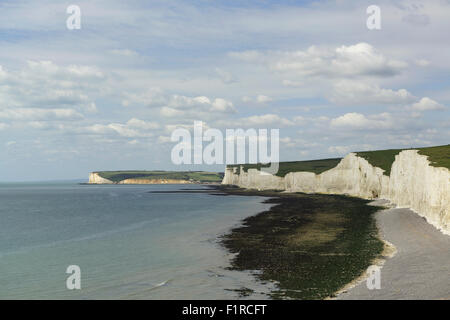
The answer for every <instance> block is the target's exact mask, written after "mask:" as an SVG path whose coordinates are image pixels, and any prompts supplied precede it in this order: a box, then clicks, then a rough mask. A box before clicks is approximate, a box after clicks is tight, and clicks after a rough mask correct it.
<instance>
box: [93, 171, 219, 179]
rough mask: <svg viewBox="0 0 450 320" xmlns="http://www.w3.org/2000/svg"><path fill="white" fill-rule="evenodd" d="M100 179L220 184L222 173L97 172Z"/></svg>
mask: <svg viewBox="0 0 450 320" xmlns="http://www.w3.org/2000/svg"><path fill="white" fill-rule="evenodd" d="M97 173H98V175H99V176H101V177H102V178H105V179H108V180H111V181H113V182H120V181H122V180H125V179H175V180H193V181H195V182H221V181H222V178H223V173H221V172H207V171H142V170H126V171H99V172H97Z"/></svg>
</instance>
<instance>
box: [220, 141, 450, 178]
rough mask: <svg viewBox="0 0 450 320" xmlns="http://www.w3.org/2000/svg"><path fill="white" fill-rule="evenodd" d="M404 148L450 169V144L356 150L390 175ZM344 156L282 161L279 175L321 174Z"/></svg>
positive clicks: (246, 166)
mask: <svg viewBox="0 0 450 320" xmlns="http://www.w3.org/2000/svg"><path fill="white" fill-rule="evenodd" d="M404 150H419V154H421V155H425V156H428V160H429V161H430V162H431V165H432V166H434V167H443V168H447V169H450V144H448V145H445V146H435V147H426V148H409V149H388V150H376V151H363V152H355V153H356V155H357V156H359V157H361V158H364V159H366V160H367V161H368V162H369V163H370V164H371V165H372V166H374V167H378V168H381V169H383V170H384V174H385V175H387V176H389V175H390V173H391V167H392V163H393V162H394V161H395V156H396V155H398V154H399V153H400V152H401V151H404ZM341 159H342V158H332V159H321V160H309V161H287V162H280V167H279V169H278V173H277V174H276V175H277V176H279V177H284V176H285V175H286V174H288V173H289V172H299V171H308V172H314V173H315V174H320V173H322V172H324V171H327V170H329V169H332V168H334V167H336V166H337V164H338V163H339V162H340V161H341ZM240 166H241V165H240V164H234V165H228V166H227V167H228V168H233V167H236V168H237V173H238V174H239V173H240ZM242 166H243V169H244V172H247V171H248V169H258V170H260V169H261V167H267V166H268V165H266V164H265V165H262V164H261V163H256V164H243V165H242Z"/></svg>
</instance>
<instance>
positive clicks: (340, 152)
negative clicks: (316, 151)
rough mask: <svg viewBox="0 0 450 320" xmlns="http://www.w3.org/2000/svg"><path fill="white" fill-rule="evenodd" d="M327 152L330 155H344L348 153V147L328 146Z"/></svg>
mask: <svg viewBox="0 0 450 320" xmlns="http://www.w3.org/2000/svg"><path fill="white" fill-rule="evenodd" d="M328 152H329V153H331V154H337V155H344V154H347V153H349V152H350V147H349V146H330V147H328Z"/></svg>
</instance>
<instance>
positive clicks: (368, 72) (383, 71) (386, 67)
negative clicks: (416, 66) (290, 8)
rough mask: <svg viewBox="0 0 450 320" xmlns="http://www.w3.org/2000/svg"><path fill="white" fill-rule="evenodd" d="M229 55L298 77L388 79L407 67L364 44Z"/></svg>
mask: <svg viewBox="0 0 450 320" xmlns="http://www.w3.org/2000/svg"><path fill="white" fill-rule="evenodd" d="M230 56H231V57H234V58H238V59H240V60H243V61H247V62H254V63H263V64H266V65H267V66H269V68H270V69H271V70H273V71H277V72H284V73H290V74H291V75H296V76H297V77H300V78H307V77H321V78H326V77H333V78H344V77H391V76H394V75H396V74H399V73H400V72H401V71H402V70H403V69H404V68H406V67H407V63H406V62H403V61H399V60H395V59H391V58H387V57H386V56H384V55H383V54H381V53H380V52H379V51H378V50H376V49H375V48H374V47H373V46H372V45H370V44H368V43H364V42H361V43H357V44H355V45H351V46H345V45H344V46H340V47H337V48H334V49H330V48H320V47H317V46H310V47H309V48H308V49H306V50H304V51H301V50H298V51H275V52H256V51H244V52H233V53H231V54H230ZM286 81H288V80H285V83H286V84H288V82H286ZM294 83H295V82H294ZM289 84H291V83H289ZM289 84H288V85H289Z"/></svg>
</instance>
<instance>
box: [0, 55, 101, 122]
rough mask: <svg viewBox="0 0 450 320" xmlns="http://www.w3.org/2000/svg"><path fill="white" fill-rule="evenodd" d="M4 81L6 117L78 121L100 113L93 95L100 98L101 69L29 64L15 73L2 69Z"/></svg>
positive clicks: (0, 102)
mask: <svg viewBox="0 0 450 320" xmlns="http://www.w3.org/2000/svg"><path fill="white" fill-rule="evenodd" d="M0 77H1V79H0V110H3V113H2V117H3V118H9V119H22V118H27V119H28V118H33V119H39V120H40V119H45V120H52V119H54V120H59V119H62V118H71V119H76V118H82V117H81V115H80V112H81V111H82V112H88V113H95V112H97V106H96V103H95V101H94V100H93V99H91V98H90V95H91V94H93V95H98V94H100V93H99V92H100V91H101V84H100V83H101V82H103V81H104V80H105V75H104V74H103V73H102V72H101V71H100V70H99V69H98V68H97V67H93V66H82V65H69V66H64V67H61V66H58V65H56V64H54V63H53V62H51V61H28V62H27V64H26V66H25V67H24V68H22V69H21V70H14V71H8V70H5V69H4V68H1V67H0ZM14 109H16V110H14ZM32 109H36V110H35V111H33V110H32ZM44 109H48V110H49V111H47V112H46V111H44ZM74 110H77V112H76V111H74Z"/></svg>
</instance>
